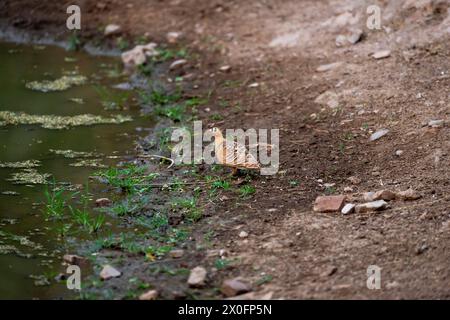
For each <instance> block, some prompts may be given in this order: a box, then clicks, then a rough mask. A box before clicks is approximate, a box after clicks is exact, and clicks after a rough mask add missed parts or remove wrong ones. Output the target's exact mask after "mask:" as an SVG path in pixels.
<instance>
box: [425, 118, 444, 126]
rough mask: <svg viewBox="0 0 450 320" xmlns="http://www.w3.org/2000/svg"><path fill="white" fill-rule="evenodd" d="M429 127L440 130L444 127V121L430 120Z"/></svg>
mask: <svg viewBox="0 0 450 320" xmlns="http://www.w3.org/2000/svg"><path fill="white" fill-rule="evenodd" d="M428 126H429V127H431V128H440V127H443V126H444V120H430V121H429V122H428Z"/></svg>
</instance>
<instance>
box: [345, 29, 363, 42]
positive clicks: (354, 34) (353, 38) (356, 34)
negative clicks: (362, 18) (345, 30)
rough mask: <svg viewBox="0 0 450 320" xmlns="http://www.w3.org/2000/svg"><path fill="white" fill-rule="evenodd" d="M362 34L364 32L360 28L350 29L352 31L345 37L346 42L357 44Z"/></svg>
mask: <svg viewBox="0 0 450 320" xmlns="http://www.w3.org/2000/svg"><path fill="white" fill-rule="evenodd" d="M363 35H364V32H363V31H362V30H361V29H355V30H353V31H352V33H351V34H350V35H349V36H348V37H347V40H348V42H350V43H351V44H357V43H358V42H359V41H361V39H362V37H363Z"/></svg>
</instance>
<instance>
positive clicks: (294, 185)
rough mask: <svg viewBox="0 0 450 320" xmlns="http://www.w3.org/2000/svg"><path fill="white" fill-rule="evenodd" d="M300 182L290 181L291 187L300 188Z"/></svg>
mask: <svg viewBox="0 0 450 320" xmlns="http://www.w3.org/2000/svg"><path fill="white" fill-rule="evenodd" d="M298 184H299V183H298V181H297V180H290V181H289V185H291V186H292V187H296V186H298Z"/></svg>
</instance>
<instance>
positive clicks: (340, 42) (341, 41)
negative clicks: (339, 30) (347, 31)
mask: <svg viewBox="0 0 450 320" xmlns="http://www.w3.org/2000/svg"><path fill="white" fill-rule="evenodd" d="M335 43H336V47H342V46H345V45H346V44H347V37H346V36H345V35H343V34H340V35H338V36H337V37H336V40H335Z"/></svg>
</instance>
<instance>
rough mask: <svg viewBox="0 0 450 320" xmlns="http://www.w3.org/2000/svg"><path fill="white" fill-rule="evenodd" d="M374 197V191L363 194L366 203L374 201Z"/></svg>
mask: <svg viewBox="0 0 450 320" xmlns="http://www.w3.org/2000/svg"><path fill="white" fill-rule="evenodd" d="M374 195H375V192H372V191H370V192H365V193H364V194H363V199H364V201H374V199H373V196H374Z"/></svg>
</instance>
